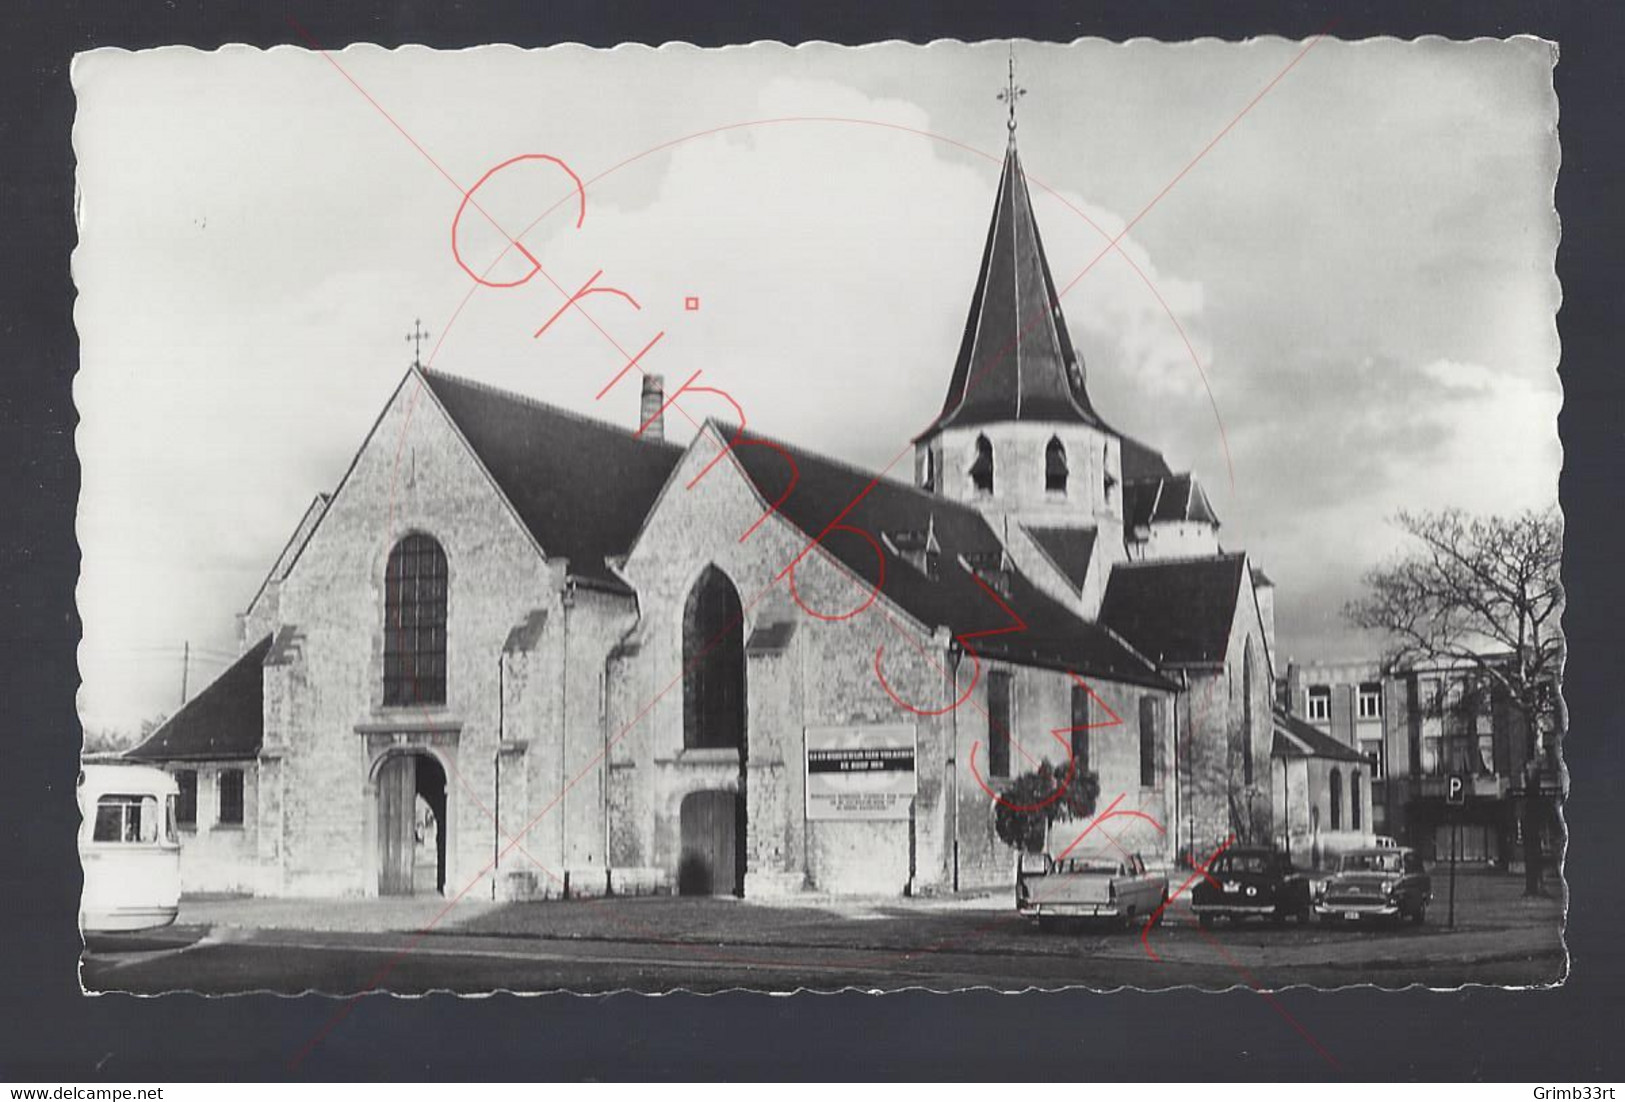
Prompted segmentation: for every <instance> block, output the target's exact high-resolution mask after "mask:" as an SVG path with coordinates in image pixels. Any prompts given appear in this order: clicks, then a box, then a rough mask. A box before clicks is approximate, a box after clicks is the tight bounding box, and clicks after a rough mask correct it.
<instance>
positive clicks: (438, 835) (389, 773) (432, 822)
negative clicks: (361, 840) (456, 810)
mask: <svg viewBox="0 0 1625 1102" xmlns="http://www.w3.org/2000/svg"><path fill="white" fill-rule="evenodd" d="M377 788H378V894H379V895H435V894H439V893H441V892H443V891H444V890H445V887H446V771H445V769H443V768H442V767H441V765H440V762H439V761H438V760H436V759H435V757H434V756H433V755H432V754H423V753H404V754H391V755H389V756H388V757H386V758H384V760H383V762H382V763H381V764H380V765H379V767H378V784H377Z"/></svg>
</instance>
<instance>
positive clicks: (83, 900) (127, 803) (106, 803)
mask: <svg viewBox="0 0 1625 1102" xmlns="http://www.w3.org/2000/svg"><path fill="white" fill-rule="evenodd" d="M178 794H179V789H178V787H177V786H176V784H175V778H173V777H171V776H170V775H169V774H168V773H166V772H164V771H163V770H162V769H155V768H153V767H152V766H150V765H126V764H122V763H120V764H114V763H98V764H85V765H83V766H82V767H81V768H80V770H79V816H80V823H79V863H80V864H81V865H82V866H83V867H84V872H85V886H84V890H83V893H82V894H81V895H80V897H79V927H80V929H81V930H84V931H87V932H100V931H114V930H142V929H147V928H149V927H153V926H168V925H169V924H170V923H171V922H174V921H175V914H176V912H177V910H178V909H179V906H180V895H181V842H180V835H179V834H178V833H177V831H176V829H175V800H176V797H177V795H178Z"/></svg>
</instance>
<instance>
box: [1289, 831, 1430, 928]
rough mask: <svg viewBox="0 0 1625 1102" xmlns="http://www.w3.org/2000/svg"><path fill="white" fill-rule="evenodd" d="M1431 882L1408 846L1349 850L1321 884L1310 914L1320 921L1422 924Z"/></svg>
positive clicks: (1414, 853) (1419, 859) (1425, 918)
mask: <svg viewBox="0 0 1625 1102" xmlns="http://www.w3.org/2000/svg"><path fill="white" fill-rule="evenodd" d="M1432 899H1433V881H1432V879H1431V878H1430V877H1429V876H1428V874H1427V872H1426V871H1425V870H1424V869H1423V868H1422V859H1421V858H1420V857H1419V856H1417V854H1416V851H1415V850H1413V849H1411V848H1410V847H1409V846H1396V847H1383V848H1376V847H1373V848H1370V849H1357V850H1351V851H1350V852H1348V853H1345V854H1343V856H1342V858H1341V859H1340V860H1339V861H1338V864H1337V871H1336V872H1335V873H1334V874H1333V875H1332V878H1331V879H1330V880H1328V881H1327V882H1326V888H1325V891H1324V893H1323V894H1322V895H1321V898H1320V899H1319V900H1318V901H1317V902H1316V904H1315V913H1317V914H1319V915H1320V917H1321V921H1323V922H1357V921H1360V920H1361V919H1371V918H1384V919H1391V920H1395V921H1397V920H1399V919H1402V918H1409V919H1410V920H1411V921H1412V922H1416V923H1422V922H1425V921H1427V913H1428V903H1429V902H1431V901H1432Z"/></svg>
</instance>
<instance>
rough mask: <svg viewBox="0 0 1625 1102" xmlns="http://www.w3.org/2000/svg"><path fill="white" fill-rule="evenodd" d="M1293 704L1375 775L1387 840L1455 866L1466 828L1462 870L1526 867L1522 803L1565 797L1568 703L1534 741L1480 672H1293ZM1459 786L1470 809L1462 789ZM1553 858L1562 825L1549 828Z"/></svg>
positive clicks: (1332, 667) (1464, 666) (1287, 701)
mask: <svg viewBox="0 0 1625 1102" xmlns="http://www.w3.org/2000/svg"><path fill="white" fill-rule="evenodd" d="M1281 695H1282V697H1283V700H1282V703H1283V704H1284V705H1285V706H1286V708H1287V709H1288V710H1289V711H1290V712H1291V713H1292V715H1293V716H1295V717H1297V718H1298V719H1299V720H1301V721H1303V722H1306V723H1307V724H1309V725H1311V726H1312V727H1314V728H1316V729H1318V730H1320V731H1322V732H1325V733H1326V734H1328V735H1330V736H1331V737H1332V738H1333V739H1335V740H1336V741H1337V742H1338V743H1339V744H1341V745H1342V746H1345V747H1348V748H1349V749H1352V750H1356V751H1358V752H1359V753H1360V754H1361V756H1363V757H1364V758H1365V759H1366V760H1367V762H1368V763H1369V766H1368V768H1369V771H1370V777H1371V779H1372V798H1373V799H1372V813H1373V819H1374V822H1375V829H1376V832H1377V833H1379V834H1387V835H1391V836H1393V837H1395V838H1397V839H1399V840H1400V841H1401V842H1404V843H1405V844H1407V845H1412V846H1415V847H1416V848H1417V849H1418V850H1419V851H1420V852H1421V853H1422V855H1423V856H1424V857H1426V858H1428V859H1431V860H1437V859H1444V858H1448V856H1449V854H1450V849H1451V843H1452V839H1451V835H1452V833H1453V832H1455V831H1456V830H1457V829H1458V828H1459V830H1460V840H1459V842H1458V843H1457V845H1458V847H1459V848H1458V850H1457V853H1458V855H1459V856H1460V857H1461V859H1463V860H1468V861H1484V862H1491V863H1494V864H1497V865H1500V866H1502V867H1511V866H1513V865H1516V864H1518V863H1520V862H1521V861H1522V859H1523V849H1522V846H1523V829H1524V827H1523V822H1524V816H1523V801H1524V800H1525V799H1527V798H1529V797H1530V796H1531V795H1532V796H1533V797H1534V798H1536V799H1537V800H1539V801H1541V805H1542V806H1543V807H1544V806H1549V805H1550V801H1551V800H1552V799H1553V798H1554V797H1556V796H1559V795H1561V792H1562V779H1561V772H1560V766H1559V763H1558V756H1557V739H1558V730H1559V723H1558V709H1557V695H1556V693H1555V691H1554V692H1553V693H1552V694H1551V696H1550V700H1551V704H1550V706H1549V707H1547V708H1546V709H1545V710H1544V713H1543V716H1542V719H1541V722H1540V723H1539V724H1538V728H1539V729H1538V730H1535V731H1531V730H1530V729H1529V724H1528V723H1527V722H1526V721H1525V720H1524V717H1523V715H1522V713H1521V712H1520V711H1519V710H1518V708H1517V707H1516V706H1515V704H1514V703H1513V701H1512V700H1511V698H1510V696H1509V695H1508V693H1507V691H1506V689H1505V687H1504V686H1502V685H1501V684H1500V683H1499V682H1497V681H1496V680H1495V678H1494V677H1492V676H1491V675H1489V674H1486V673H1484V672H1482V671H1480V670H1479V669H1478V667H1477V665H1476V664H1474V663H1469V662H1455V663H1414V664H1410V665H1406V666H1403V667H1400V668H1389V669H1384V668H1383V667H1382V666H1381V665H1379V664H1377V663H1375V662H1367V663H1358V662H1353V663H1302V664H1300V663H1296V662H1294V663H1291V664H1290V665H1289V666H1288V668H1287V675H1286V678H1285V680H1284V683H1283V686H1282V690H1281ZM1452 777H1456V778H1460V781H1461V785H1460V790H1459V791H1460V796H1459V802H1453V801H1452V799H1451V778H1452ZM1537 818H1539V820H1540V824H1541V825H1540V829H1541V831H1542V834H1543V838H1542V848H1543V851H1544V852H1546V853H1548V854H1550V853H1553V852H1555V848H1556V841H1555V840H1556V838H1557V836H1558V835H1557V824H1556V822H1555V820H1554V819H1553V817H1552V816H1550V815H1546V814H1544V813H1542V814H1541V815H1540V816H1538V817H1537Z"/></svg>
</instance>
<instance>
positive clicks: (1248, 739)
mask: <svg viewBox="0 0 1625 1102" xmlns="http://www.w3.org/2000/svg"><path fill="white" fill-rule="evenodd" d="M1254 657H1255V656H1254V654H1253V637H1252V636H1251V635H1249V636H1248V637H1247V646H1246V647H1245V648H1244V649H1243V650H1242V654H1241V775H1242V782H1243V783H1244V784H1252V783H1253V660H1254Z"/></svg>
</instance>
